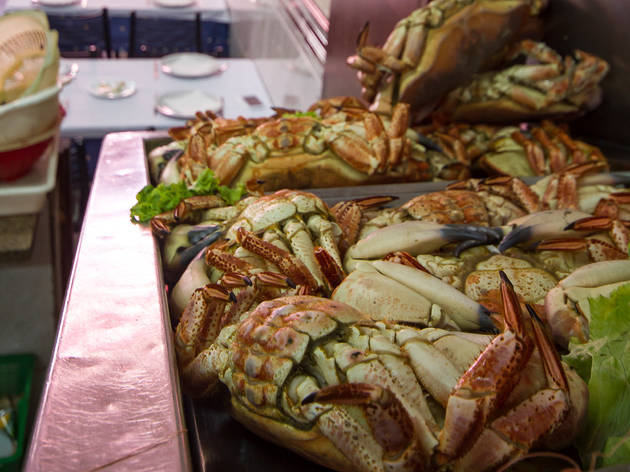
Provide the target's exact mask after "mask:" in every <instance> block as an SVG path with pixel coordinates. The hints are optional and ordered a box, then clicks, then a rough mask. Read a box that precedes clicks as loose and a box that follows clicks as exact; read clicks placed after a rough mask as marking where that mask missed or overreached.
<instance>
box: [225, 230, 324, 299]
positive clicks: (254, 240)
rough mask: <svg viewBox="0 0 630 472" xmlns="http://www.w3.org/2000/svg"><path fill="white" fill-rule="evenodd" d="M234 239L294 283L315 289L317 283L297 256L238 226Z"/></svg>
mask: <svg viewBox="0 0 630 472" xmlns="http://www.w3.org/2000/svg"><path fill="white" fill-rule="evenodd" d="M236 240H237V241H238V243H239V244H240V245H241V246H243V247H244V248H245V249H247V250H248V251H251V252H253V253H255V254H258V255H259V256H260V257H262V258H263V259H265V260H268V261H270V262H272V263H273V264H275V265H276V266H278V268H279V269H280V272H282V273H283V274H285V275H287V276H289V277H290V278H291V280H293V281H294V282H295V284H296V285H303V286H305V287H306V288H308V289H309V290H313V291H315V290H317V287H318V284H317V281H316V280H315V278H314V277H313V275H312V274H311V272H309V270H308V269H307V268H306V266H305V265H304V263H303V262H302V261H300V260H299V259H298V258H297V257H295V256H294V255H292V254H291V253H289V252H288V251H284V250H282V249H280V248H279V247H277V246H275V245H273V244H271V243H268V242H267V241H263V240H262V239H260V238H259V237H257V236H256V235H255V234H254V233H252V232H250V231H247V230H245V229H244V228H239V229H238V230H237V231H236Z"/></svg>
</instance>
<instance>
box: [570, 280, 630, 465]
mask: <svg viewBox="0 0 630 472" xmlns="http://www.w3.org/2000/svg"><path fill="white" fill-rule="evenodd" d="M590 308H591V320H590V325H589V330H590V340H589V341H588V342H587V343H585V344H577V343H572V344H571V345H570V354H569V355H567V356H565V357H564V360H565V361H566V362H567V363H568V364H570V365H571V366H573V367H574V368H575V369H576V370H577V372H578V373H579V374H580V376H581V377H582V378H583V379H584V380H585V381H586V382H587V383H588V389H589V405H588V414H587V420H586V425H585V427H584V429H583V430H582V433H581V434H580V436H579V437H578V440H577V443H576V446H577V448H578V450H579V451H580V455H581V457H582V461H583V463H584V464H586V465H588V464H590V463H591V457H592V455H594V454H595V455H596V456H598V457H601V458H602V459H601V463H599V464H598V465H602V466H608V465H614V464H623V463H630V443H629V442H628V441H626V440H625V439H627V438H628V436H629V434H630V284H628V285H623V286H621V287H619V288H618V289H616V290H615V291H614V292H612V293H611V294H610V296H609V297H601V296H600V297H597V298H592V299H590Z"/></svg>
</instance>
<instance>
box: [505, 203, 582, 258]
mask: <svg viewBox="0 0 630 472" xmlns="http://www.w3.org/2000/svg"><path fill="white" fill-rule="evenodd" d="M588 216H590V215H589V214H588V213H584V212H582V211H578V210H548V211H541V212H538V213H532V214H530V215H526V216H524V217H522V218H518V219H516V220H513V221H510V223H509V224H510V225H512V226H513V229H512V231H510V232H509V233H508V234H507V235H505V237H504V238H503V239H502V240H501V242H500V243H499V247H498V249H499V251H500V252H505V251H506V250H508V249H509V248H511V247H513V246H516V245H517V244H522V243H533V242H536V241H540V240H543V239H551V238H557V237H560V236H579V235H580V233H578V232H573V233H567V232H566V228H567V225H569V224H571V223H572V222H574V221H577V220H579V219H581V218H585V217H588Z"/></svg>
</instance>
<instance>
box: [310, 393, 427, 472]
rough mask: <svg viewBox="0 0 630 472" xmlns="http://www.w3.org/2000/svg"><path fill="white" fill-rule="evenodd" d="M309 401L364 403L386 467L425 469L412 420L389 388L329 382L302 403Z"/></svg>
mask: <svg viewBox="0 0 630 472" xmlns="http://www.w3.org/2000/svg"><path fill="white" fill-rule="evenodd" d="M313 402H317V403H330V404H333V405H363V406H368V408H365V409H364V410H363V411H365V417H366V419H367V421H368V423H369V425H370V429H371V430H372V432H373V434H374V439H376V441H377V443H378V444H379V445H380V446H381V447H382V448H383V462H384V463H385V464H384V465H385V467H386V470H399V471H409V472H411V471H423V470H428V466H429V463H430V461H429V457H427V455H426V454H425V453H424V452H423V448H422V445H421V444H420V440H419V439H418V437H417V435H416V433H415V428H414V423H413V421H412V419H411V417H410V416H409V413H408V412H407V410H406V409H405V407H404V406H403V405H402V403H401V402H400V400H399V399H398V398H397V397H396V395H394V394H393V393H392V392H391V391H390V390H389V389H387V388H382V387H379V386H377V385H371V384H366V383H350V384H340V385H332V386H329V387H324V388H322V389H321V390H318V391H315V392H312V393H310V394H309V395H307V396H306V397H305V398H304V399H303V400H302V404H303V405H307V404H309V403H313Z"/></svg>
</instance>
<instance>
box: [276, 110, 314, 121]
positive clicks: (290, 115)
mask: <svg viewBox="0 0 630 472" xmlns="http://www.w3.org/2000/svg"><path fill="white" fill-rule="evenodd" d="M303 116H307V117H309V118H314V119H316V120H319V115H318V114H317V113H315V112H314V111H294V112H293V113H283V114H282V118H300V117H303Z"/></svg>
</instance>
